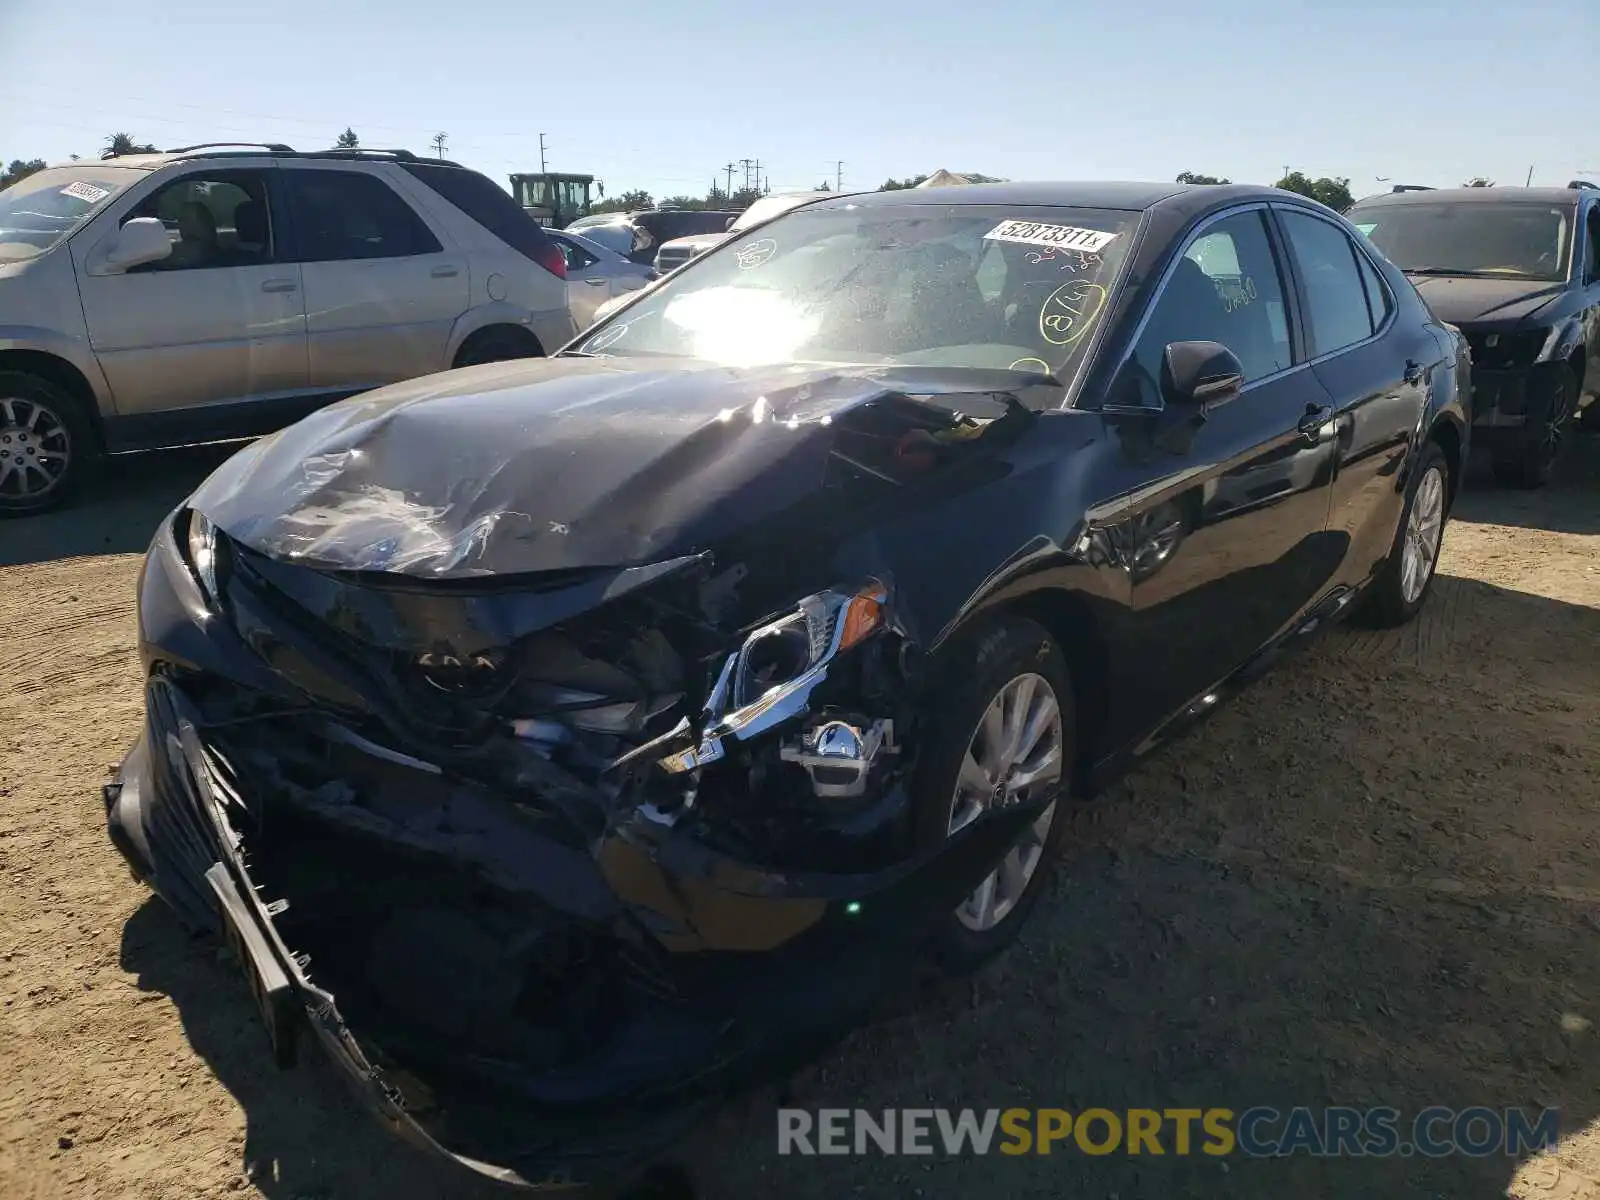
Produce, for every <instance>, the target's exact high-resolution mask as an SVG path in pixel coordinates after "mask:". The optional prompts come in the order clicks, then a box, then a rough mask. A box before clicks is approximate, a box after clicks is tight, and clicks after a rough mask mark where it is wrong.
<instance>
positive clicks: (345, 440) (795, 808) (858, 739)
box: [104, 183, 1472, 1187]
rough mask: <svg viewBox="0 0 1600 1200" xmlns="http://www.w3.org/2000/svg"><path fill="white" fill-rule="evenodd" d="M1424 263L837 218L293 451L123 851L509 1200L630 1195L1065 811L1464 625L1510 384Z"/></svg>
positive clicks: (186, 560) (1311, 224)
mask: <svg viewBox="0 0 1600 1200" xmlns="http://www.w3.org/2000/svg"><path fill="white" fill-rule="evenodd" d="M1386 219H1387V218H1384V217H1381V216H1380V217H1379V219H1378V221H1377V222H1376V224H1375V225H1374V231H1377V232H1379V233H1380V236H1379V238H1378V239H1377V240H1372V239H1369V238H1368V237H1366V236H1363V234H1362V233H1361V232H1360V230H1359V229H1358V227H1357V226H1355V225H1352V224H1351V223H1350V222H1349V221H1347V220H1345V219H1343V218H1341V217H1340V216H1338V215H1336V214H1334V213H1332V212H1331V211H1329V210H1328V209H1326V208H1324V207H1322V206H1321V205H1319V204H1316V203H1315V202H1313V201H1310V200H1307V199H1305V198H1302V197H1299V196H1295V195H1291V194H1289V193H1286V192H1281V191H1277V190H1274V189H1268V188H1259V187H1244V186H1232V185H1229V186H1211V187H1183V186H1179V185H1172V184H1113V183H1092V184H1063V185H1045V184H1034V185H1027V184H998V185H972V186H964V187H953V188H949V189H926V190H922V191H919V192H916V193H915V194H908V193H906V192H878V193H871V194H866V195H859V196H849V197H836V198H830V199H822V200H817V201H814V202H812V203H808V204H804V205H801V206H799V207H797V208H794V209H792V210H791V211H788V212H786V213H784V214H782V215H780V216H778V217H776V218H775V219H773V220H770V221H767V222H765V223H762V224H760V225H759V226H757V227H755V228H753V229H750V230H749V231H747V234H746V236H741V237H739V238H735V239H732V240H730V241H727V242H724V243H722V244H721V245H719V246H717V247H716V248H714V249H712V250H710V251H708V252H707V253H705V254H703V255H701V256H699V257H697V258H695V259H693V260H692V261H690V262H689V263H688V264H686V265H685V266H683V267H681V268H680V269H678V270H676V271H674V272H672V273H671V274H669V275H667V276H665V277H663V278H661V279H660V280H658V281H656V282H655V283H653V284H652V285H651V286H650V287H648V288H646V289H643V290H640V291H637V292H635V293H634V294H633V295H632V296H631V297H629V298H628V299H626V300H625V301H624V302H623V303H622V304H621V306H620V307H619V308H617V309H616V310H615V311H613V312H612V313H611V314H610V315H608V316H605V317H603V318H602V319H601V320H599V322H598V323H597V324H595V325H594V326H593V327H591V328H590V329H588V330H586V331H585V332H584V333H583V334H582V335H581V336H579V337H578V338H576V339H575V340H574V341H572V342H571V343H570V344H568V345H567V346H565V347H564V348H561V349H559V350H557V351H556V352H555V353H554V354H553V355H552V356H551V357H549V358H548V359H546V360H544V361H539V362H521V363H502V364H498V365H487V366H479V367H475V368H473V369H470V370H462V371H456V372H452V373H450V374H447V375H444V376H435V377H432V378H428V379H423V380H417V381H413V382H410V383H401V384H397V385H394V386H390V387H386V388H381V389H378V390H376V391H373V392H369V393H367V394H365V395H362V396H359V397H356V398H353V399H350V400H346V401H344V402H343V403H340V404H336V405H333V406H331V407H328V408H325V409H323V410H322V411H320V412H317V413H314V414H312V415H311V416H308V417H306V418H305V419H303V420H301V421H300V422H298V423H297V424H295V425H292V426H290V427H289V428H287V429H285V430H283V431H282V432H280V433H278V434H275V435H273V436H271V437H268V438H264V439H261V440H259V441H256V442H255V443H253V444H252V445H250V446H248V447H247V448H245V449H243V450H241V451H240V452H239V453H238V454H236V455H235V456H234V457H232V458H231V459H229V460H228V461H227V462H226V463H224V464H223V465H222V466H221V467H220V468H219V469H218V470H217V471H216V472H215V473H214V474H213V475H212V476H211V477H210V478H209V479H208V480H206V481H205V483H203V484H202V485H201V487H200V488H199V489H198V490H197V491H196V492H195V493H194V494H193V495H192V496H191V497H189V498H188V499H187V500H186V501H185V502H184V503H183V504H182V505H181V506H180V507H179V508H178V509H177V511H175V512H174V513H172V514H171V515H170V516H169V517H168V518H167V519H166V520H164V521H163V522H162V524H161V526H160V528H159V529H158V530H157V532H156V535H155V538H154V540H153V542H152V544H151V547H150V550H149V553H148V555H147V557H146V562H145V568H144V572H143V574H142V576H141V584H140V596H139V621H138V628H139V649H140V658H141V662H142V663H143V665H144V671H145V689H146V690H145V712H146V726H145V729H144V732H143V733H142V734H141V735H140V737H139V739H138V740H137V742H136V744H135V745H134V746H133V748H132V749H131V751H130V752H129V754H128V756H127V758H126V759H125V760H124V762H123V763H122V765H121V767H120V769H119V771H118V773H117V776H116V778H115V780H114V781H113V782H112V783H111V784H110V785H109V786H108V787H107V788H106V790H105V793H104V799H105V802H106V806H107V817H108V828H109V833H110V836H111V839H112V841H113V842H114V844H115V845H116V847H117V848H118V850H119V851H120V852H121V853H122V854H123V855H124V856H125V857H126V859H127V861H128V862H129V864H130V865H131V866H132V867H133V869H134V870H135V871H136V872H137V873H138V874H139V875H140V876H141V877H142V878H144V879H146V880H148V881H149V882H150V884H151V886H153V887H154V888H155V890H156V891H157V892H158V893H159V894H160V895H161V896H163V897H164V898H165V899H166V900H167V901H169V902H170V903H171V905H172V906H173V908H174V909H175V910H176V911H177V912H178V913H179V914H180V915H181V916H182V918H183V919H184V920H185V921H186V922H188V923H190V924H192V925H193V926H195V927H197V928H200V929H207V930H211V931H213V932H215V933H218V934H221V935H222V936H224V937H226V938H227V939H228V940H229V942H230V943H231V944H232V945H233V946H234V947H235V950H236V956H237V958H238V960H239V962H240V965H241V969H242V970H243V972H244V974H245V975H246V977H247V979H248V981H249V990H250V992H251V994H253V995H254V996H255V997H256V999H257V1003H258V1005H259V1008H260V1012H261V1019H262V1022H263V1024H264V1026H265V1027H266V1029H267V1031H268V1034H269V1041H270V1044H271V1045H272V1046H273V1047H274V1048H275V1051H276V1054H277V1057H278V1058H279V1060H280V1061H288V1060H289V1059H290V1058H291V1057H292V1054H293V1052H294V1048H295V1045H296V1044H297V1039H310V1040H313V1041H314V1042H316V1043H318V1044H320V1046H321V1047H322V1048H323V1049H324V1050H325V1051H326V1052H327V1053H328V1054H329V1055H330V1057H331V1059H332V1061H333V1062H334V1063H335V1064H336V1065H337V1067H338V1068H339V1070H341V1071H342V1072H343V1073H345V1074H346V1075H348V1076H349V1077H350V1078H351V1079H352V1080H353V1081H354V1083H355V1084H356V1086H357V1091H358V1093H359V1094H360V1095H361V1096H362V1097H364V1098H365V1099H366V1101H367V1102H368V1103H369V1104H370V1105H371V1106H372V1107H373V1108H374V1110H376V1111H377V1112H378V1113H379V1114H381V1115H382V1116H383V1118H384V1119H385V1120H386V1121H387V1122H388V1123H389V1124H390V1125H391V1126H392V1127H393V1128H395V1129H397V1130H399V1131H400V1132H402V1133H403V1134H405V1135H406V1136H408V1137H409V1138H411V1139H412V1140H413V1141H415V1142H417V1143H418V1144H420V1145H422V1146H424V1147H427V1148H428V1149H430V1150H432V1151H434V1152H436V1153H438V1154H440V1155H442V1156H444V1157H445V1158H447V1159H450V1160H452V1161H454V1162H455V1163H457V1164H459V1165H460V1167H461V1168H462V1169H464V1170H466V1171H469V1172H474V1173H477V1174H480V1175H485V1176H489V1177H491V1178H494V1179H496V1180H498V1181H500V1182H502V1183H507V1184H514V1185H522V1186H529V1187H543V1186H549V1187H558V1186H569V1185H572V1184H578V1183H585V1182H594V1181H596V1177H597V1176H600V1177H603V1176H606V1175H608V1174H615V1173H619V1172H625V1171H627V1170H629V1169H631V1168H632V1167H634V1166H636V1165H638V1164H639V1163H640V1162H642V1161H645V1160H647V1159H649V1158H650V1157H651V1156H652V1155H654V1154H657V1153H660V1152H661V1151H662V1150H663V1149H666V1148H670V1147H672V1146H674V1145H676V1144H678V1143H679V1142H680V1141H681V1139H682V1137H683V1135H684V1131H685V1129H686V1127H687V1126H688V1125H689V1124H691V1123H692V1122H694V1121H695V1120H697V1119H698V1118H699V1117H700V1116H701V1115H703V1114H704V1113H706V1112H707V1111H708V1110H709V1109H711V1108H712V1107H713V1106H715V1105H716V1104H718V1103H719V1102H720V1101H721V1100H722V1099H723V1098H724V1097H725V1096H727V1095H728V1094H729V1093H730V1092H733V1091H735V1090H737V1089H740V1088H744V1087H747V1086H750V1085H752V1084H754V1083H757V1082H760V1081H763V1080H767V1079H771V1078H774V1077H777V1076H780V1075H782V1074H784V1073H786V1072H788V1071H791V1070H793V1069H795V1068H796V1067H797V1066H799V1065H801V1064H802V1063H804V1062H805V1061H807V1060H809V1059H811V1058H813V1057H815V1056H816V1055H817V1054H819V1053H820V1052H821V1051H822V1050H823V1049H825V1048H826V1047H827V1046H829V1045H830V1044H832V1043H833V1042H834V1041H836V1040H837V1039H838V1038H840V1037H841V1036H843V1035H844V1034H846V1033H847V1032H848V1031H849V1030H850V1029H851V1028H853V1027H854V1026H855V1025H856V1024H858V1023H859V1022H860V1021H862V1020H863V1019H864V1018H865V1017H866V1015H867V1014H868V1013H870V1012H871V1011H872V1010H873V1009H874V1007H875V1006H876V1005H878V1004H879V1003H880V1002H881V1000H882V998H883V996H884V995H885V994H886V993H887V992H888V991H889V990H891V989H892V988H894V987H896V986H898V985H900V984H902V983H903V981H905V980H907V979H909V978H913V977H915V976H916V975H917V974H918V973H919V970H920V968H921V966H922V965H924V964H929V963H931V964H935V965H938V966H941V967H943V968H944V969H946V970H949V971H952V972H961V971H967V970H971V969H973V968H975V967H977V966H978V965H979V964H981V963H983V962H984V961H986V960H987V959H989V958H990V957H991V956H993V955H994V954H996V953H998V952H999V951H1001V950H1002V949H1003V948H1004V947H1005V946H1006V945H1007V944H1008V943H1010V942H1011V941H1012V939H1014V938H1015V937H1016V936H1017V934H1018V932H1019V930H1020V929H1021V927H1022V925H1023V923H1024V922H1025V921H1026V920H1027V918H1028V915H1029V913H1030V911H1031V910H1032V909H1033V907H1034V906H1035V905H1036V904H1037V903H1038V901H1039V898H1040V896H1041V889H1042V888H1043V885H1044V880H1045V879H1046V876H1047V867H1048V865H1049V863H1050V860H1051V858H1052V857H1053V856H1054V855H1055V854H1056V853H1057V852H1058V850H1059V848H1060V846H1061V844H1062V842H1063V839H1064V838H1065V836H1066V830H1067V827H1068V824H1069V822H1068V820H1067V814H1066V806H1068V805H1070V804H1073V803H1076V802H1078V801H1079V800H1080V799H1082V798H1083V797H1086V796H1088V795H1090V794H1092V793H1094V792H1095V791H1097V790H1099V789H1101V788H1103V787H1104V786H1105V785H1106V784H1107V783H1108V782H1109V781H1111V780H1113V779H1115V778H1117V777H1118V776H1119V775H1120V774H1121V773H1122V772H1124V771H1126V770H1127V769H1128V768H1129V767H1130V766H1131V765H1132V764H1134V763H1137V762H1139V761H1141V760H1142V759H1143V758H1144V757H1145V756H1146V755H1148V754H1150V753H1151V752H1152V751H1153V750H1154V749H1156V748H1157V747H1160V746H1163V745H1165V744H1167V743H1169V742H1170V741H1171V740H1172V739H1174V738H1175V737H1177V736H1179V735H1180V734H1181V733H1182V732H1184V731H1185V730H1187V729H1188V728H1189V727H1191V726H1192V725H1194V724H1195V723H1196V722H1197V721H1199V720H1202V719H1203V718H1204V717H1205V716H1206V715H1208V714H1209V713H1211V712H1213V711H1214V710H1215V709H1216V708H1217V706H1218V705H1219V704H1220V703H1222V702H1223V701H1224V700H1225V699H1226V698H1228V697H1229V696H1231V695H1232V694H1233V693H1235V692H1236V691H1237V690H1238V689H1240V688H1241V687H1242V686H1244V685H1245V684H1246V683H1248V681H1250V680H1251V679H1253V678H1254V677H1256V676H1257V675H1259V674H1260V673H1261V672H1262V671H1264V670H1266V669H1267V668H1268V667H1270V666H1271V665H1273V664H1274V663H1277V662H1279V661H1281V660H1282V659H1284V658H1285V657H1286V656H1288V655H1290V654H1291V653H1292V652H1293V651H1295V650H1296V649H1297V648H1299V647H1301V646H1303V645H1305V644H1306V643H1307V642H1308V641H1309V640H1310V639H1311V638H1312V637H1314V636H1316V635H1317V634H1318V633H1319V632H1320V631H1321V630H1322V629H1324V628H1325V627H1326V626H1328V625H1330V624H1332V623H1333V622H1335V621H1337V620H1340V619H1343V618H1344V617H1346V616H1348V615H1351V614H1355V613H1359V614H1361V615H1362V616H1363V618H1364V619H1367V620H1369V621H1372V622H1374V623H1377V624H1383V625H1396V624H1399V623H1402V622H1405V621H1407V620H1410V619H1411V618H1413V617H1414V616H1415V615H1416V614H1417V613H1418V612H1419V611H1420V610H1421V608H1422V607H1423V606H1424V605H1425V604H1426V603H1427V600H1428V597H1429V594H1430V590H1431V588H1432V585H1433V582H1434V578H1435V564H1436V563H1437V561H1438V556H1439V552H1440V548H1441V545H1442V540H1443V537H1444V534H1445V529H1446V524H1447V521H1448V518H1449V515H1450V512H1451V507H1452V504H1453V502H1454V500H1455V497H1456V495H1457V493H1458V490H1459V488H1460V486H1461V479H1462V475H1463V470H1464V466H1465V462H1466V456H1467V454H1468V451H1469V449H1470V441H1471V435H1472V413H1471V402H1470V391H1471V388H1470V382H1469V372H1470V370H1471V367H1472V364H1471V360H1470V356H1469V351H1468V346H1467V341H1466V339H1465V338H1464V337H1463V335H1462V334H1461V333H1460V332H1459V331H1458V330H1456V329H1454V328H1453V327H1451V326H1449V325H1447V324H1445V323H1443V322H1441V321H1440V320H1439V319H1438V317H1437V316H1436V315H1435V314H1434V313H1433V312H1432V311H1430V309H1429V307H1428V305H1427V304H1426V303H1425V302H1424V300H1423V298H1422V297H1421V296H1420V295H1419V293H1418V291H1417V289H1416V288H1415V287H1413V286H1412V284H1411V283H1410V282H1409V281H1408V279H1407V277H1406V276H1405V274H1403V273H1402V272H1401V270H1400V269H1399V268H1398V267H1397V266H1396V265H1395V264H1394V263H1393V262H1392V261H1390V259H1389V258H1388V257H1386V256H1385V254H1383V253H1382V252H1380V249H1379V246H1380V245H1381V244H1382V237H1381V230H1382V228H1383V224H1384V221H1385V220H1386ZM1363 220H1365V218H1363ZM579 232H580V235H585V234H584V231H581V230H580V231H579ZM585 236H586V235H585Z"/></svg>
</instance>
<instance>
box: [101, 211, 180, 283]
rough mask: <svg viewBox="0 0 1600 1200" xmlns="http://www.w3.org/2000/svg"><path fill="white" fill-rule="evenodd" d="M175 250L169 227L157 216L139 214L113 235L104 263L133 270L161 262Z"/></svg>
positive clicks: (110, 266)
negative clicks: (139, 215)
mask: <svg viewBox="0 0 1600 1200" xmlns="http://www.w3.org/2000/svg"><path fill="white" fill-rule="evenodd" d="M171 253H172V237H171V235H169V234H168V233H167V227H166V226H165V225H163V224H162V223H161V222H160V221H159V220H157V219H156V218H155V217H135V218H134V219H133V220H131V221H129V222H128V223H127V224H125V225H124V226H123V227H122V228H121V229H119V230H117V232H116V234H115V235H114V236H113V237H112V239H111V244H110V246H109V247H108V248H107V250H106V255H105V259H104V261H103V264H102V265H103V266H104V267H105V269H106V270H108V271H117V272H121V271H129V270H132V269H133V268H134V267H142V266H144V264H145V263H153V262H160V261H161V260H162V259H164V258H166V257H167V256H168V255H170V254H171Z"/></svg>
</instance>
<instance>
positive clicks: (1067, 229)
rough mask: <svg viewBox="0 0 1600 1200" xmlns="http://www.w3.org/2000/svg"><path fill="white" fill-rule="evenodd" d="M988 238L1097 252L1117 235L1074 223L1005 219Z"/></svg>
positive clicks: (996, 240)
mask: <svg viewBox="0 0 1600 1200" xmlns="http://www.w3.org/2000/svg"><path fill="white" fill-rule="evenodd" d="M983 236H984V240H985V241H990V242H1017V243H1019V244H1021V245H1024V246H1059V247H1061V248H1062V249H1063V250H1082V251H1084V252H1085V253H1087V254H1096V253H1098V252H1099V251H1100V250H1102V249H1104V248H1105V246H1106V245H1107V243H1109V242H1110V241H1112V239H1114V238H1115V237H1116V236H1117V235H1116V234H1114V233H1105V232H1103V231H1102V230H1099V229H1079V228H1077V227H1076V226H1074V225H1043V224H1041V223H1039V222H1038V221H1001V222H1000V224H998V225H996V226H995V227H994V228H993V229H991V230H990V231H989V232H988V233H986V234H984V235H983Z"/></svg>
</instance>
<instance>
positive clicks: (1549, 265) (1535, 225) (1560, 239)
mask: <svg viewBox="0 0 1600 1200" xmlns="http://www.w3.org/2000/svg"><path fill="white" fill-rule="evenodd" d="M1350 220H1351V221H1352V222H1353V223H1354V224H1355V226H1356V228H1358V229H1360V230H1361V232H1362V233H1364V234H1366V235H1367V237H1369V238H1371V239H1372V244H1373V245H1375V246H1377V247H1378V249H1379V250H1381V251H1383V253H1384V254H1385V256H1387V257H1388V259H1389V261H1390V262H1392V263H1394V265H1395V266H1397V267H1399V268H1400V269H1401V270H1402V271H1411V272H1413V273H1424V274H1432V275H1498V276H1505V277H1508V278H1515V279H1542V280H1551V281H1555V280H1563V279H1565V278H1566V277H1567V254H1568V248H1569V246H1570V244H1571V242H1570V238H1571V233H1570V229H1571V214H1570V212H1569V211H1568V210H1567V209H1564V208H1557V207H1554V206H1552V205H1548V204H1528V203H1517V202H1509V201H1508V202H1506V203H1504V204H1498V203H1492V202H1485V201H1479V200H1475V201H1472V202H1470V203H1465V204H1462V203H1456V204H1452V203H1450V202H1448V201H1443V202H1440V203H1438V204H1393V205H1374V206H1373V207H1372V208H1369V209H1361V208H1356V209H1352V210H1351V212H1350Z"/></svg>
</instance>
